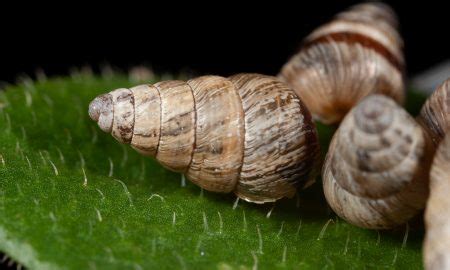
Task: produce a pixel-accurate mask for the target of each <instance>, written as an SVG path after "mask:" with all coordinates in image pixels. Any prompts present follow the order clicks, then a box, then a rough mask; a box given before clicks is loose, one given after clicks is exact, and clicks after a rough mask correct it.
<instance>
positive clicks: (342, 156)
mask: <svg viewBox="0 0 450 270" xmlns="http://www.w3.org/2000/svg"><path fill="white" fill-rule="evenodd" d="M428 141H429V139H428V138H427V137H426V133H425V132H424V131H423V130H422V128H421V126H420V125H419V124H418V123H417V122H416V121H415V120H414V119H413V118H412V117H411V116H410V115H409V114H408V113H407V112H406V111H405V110H404V109H403V108H401V107H400V106H398V105H397V104H396V103H395V102H394V101H393V100H392V99H390V98H387V97H385V96H382V95H372V96H369V97H367V98H365V99H364V100H363V101H361V102H360V103H359V104H358V105H357V106H356V107H355V108H354V109H352V110H351V111H350V112H349V114H348V115H347V116H346V117H345V118H344V120H343V122H342V123H341V126H340V127H339V129H338V130H337V131H336V133H335V135H334V137H333V139H332V142H331V146H330V149H329V152H328V154H327V157H326V160H325V165H324V167H323V172H322V177H323V187H324V192H325V197H326V199H327V201H328V204H329V205H330V206H331V208H332V209H333V210H334V212H336V214H338V215H339V216H340V217H342V218H343V219H345V220H347V221H348V222H350V223H352V224H354V225H357V226H360V227H365V228H372V229H388V228H393V227H396V226H397V225H400V224H403V223H405V222H407V221H408V220H409V219H410V218H412V217H413V216H415V215H416V214H418V213H419V212H420V210H421V209H423V208H424V206H425V202H426V198H427V195H428V171H429V167H430V163H431V158H430V156H431V155H430V147H429V142H428Z"/></svg>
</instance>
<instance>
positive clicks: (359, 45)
mask: <svg viewBox="0 0 450 270" xmlns="http://www.w3.org/2000/svg"><path fill="white" fill-rule="evenodd" d="M397 25H398V24H397V18H396V16H395V13H394V12H393V11H392V10H391V9H390V8H389V7H388V6H386V5H384V4H381V3H365V4H359V5H356V6H353V7H352V8H350V9H349V10H347V11H345V12H342V13H339V14H338V15H337V16H336V17H335V18H334V20H332V21H331V22H330V23H327V24H325V25H323V26H321V27H319V28H318V29H316V30H315V31H313V32H312V33H311V34H310V35H309V36H308V37H307V38H306V39H305V40H304V43H303V46H302V48H301V49H300V51H299V52H298V53H297V54H296V55H294V56H293V57H292V58H291V59H290V60H289V61H288V62H287V63H286V64H285V65H284V66H283V68H282V70H281V72H280V74H279V78H280V79H281V80H283V81H285V82H287V83H288V84H289V85H290V86H292V88H293V89H294V90H295V91H296V93H297V94H298V95H299V96H300V98H301V99H302V100H303V101H304V102H305V104H308V108H309V109H310V111H311V113H312V114H313V117H314V118H316V119H318V120H320V121H321V122H323V123H326V124H332V123H338V122H340V121H341V120H342V119H343V117H344V116H345V115H346V113H347V112H348V111H349V110H350V109H351V108H352V107H353V106H354V105H355V104H356V103H358V101H360V100H361V99H362V98H364V97H365V96H368V95H370V94H384V95H387V96H389V97H391V98H393V99H394V100H395V101H396V102H398V103H403V100H404V80H403V74H404V58H403V53H402V47H403V41H402V39H401V37H400V35H399V34H398V32H397V30H396V28H397Z"/></svg>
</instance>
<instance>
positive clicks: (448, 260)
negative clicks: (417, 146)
mask: <svg viewBox="0 0 450 270" xmlns="http://www.w3.org/2000/svg"><path fill="white" fill-rule="evenodd" d="M449 194H450V134H447V135H446V136H445V137H444V139H443V141H442V142H441V143H440V145H439V147H438V150H437V152H436V155H435V157H434V160H433V165H432V167H431V174H430V197H429V199H428V202H427V208H426V211H425V225H426V235H425V242H424V262H425V267H426V269H449V268H450V257H449V256H448V253H449V251H450V230H449V228H450V197H449Z"/></svg>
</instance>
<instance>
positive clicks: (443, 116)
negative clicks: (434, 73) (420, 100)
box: [418, 78, 450, 146]
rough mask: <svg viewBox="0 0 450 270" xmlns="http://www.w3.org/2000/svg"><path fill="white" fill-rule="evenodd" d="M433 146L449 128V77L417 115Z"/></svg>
mask: <svg viewBox="0 0 450 270" xmlns="http://www.w3.org/2000/svg"><path fill="white" fill-rule="evenodd" d="M418 121H419V123H421V124H422V126H423V127H424V128H425V130H426V131H427V132H428V133H429V135H430V137H431V139H432V140H433V143H434V145H435V146H437V145H438V144H439V142H440V141H441V140H442V139H443V138H444V136H445V134H446V133H447V132H448V131H449V130H450V78H448V79H447V80H446V81H445V82H444V83H442V84H441V85H440V86H439V87H438V88H437V89H436V90H435V91H434V93H433V94H432V95H431V96H430V97H429V98H428V99H427V101H426V102H425V104H424V105H423V107H422V110H421V111H420V115H419V117H418Z"/></svg>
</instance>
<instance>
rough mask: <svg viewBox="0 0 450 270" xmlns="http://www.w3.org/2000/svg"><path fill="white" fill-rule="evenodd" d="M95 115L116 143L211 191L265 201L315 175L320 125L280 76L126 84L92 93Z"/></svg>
mask: <svg viewBox="0 0 450 270" xmlns="http://www.w3.org/2000/svg"><path fill="white" fill-rule="evenodd" d="M89 114H90V116H91V118H92V119H93V120H95V121H97V122H98V124H99V126H100V128H101V129H102V130H104V131H106V132H111V134H112V135H113V136H114V137H115V138H116V139H117V140H118V141H120V142H123V143H127V144H131V146H132V147H133V148H135V149H136V150H138V151H139V152H141V153H143V154H145V155H148V156H153V157H155V158H156V159H157V160H158V161H159V162H160V163H161V164H162V165H163V166H164V167H166V168H168V169H170V170H173V171H177V172H181V173H184V174H185V175H186V177H187V178H188V179H190V180H191V181H192V182H194V183H195V184H197V185H199V186H201V187H202V188H204V189H206V190H209V191H214V192H234V193H236V195H237V196H239V197H240V198H242V199H244V200H247V201H251V202H256V203H264V202H271V201H275V200H278V199H280V198H283V197H291V196H293V195H294V194H295V192H296V189H297V188H298V187H304V186H306V185H308V183H309V182H310V181H311V180H314V173H313V171H314V170H313V168H314V163H315V161H316V159H317V158H318V152H319V144H318V139H317V132H316V129H315V126H314V123H313V122H312V120H311V116H310V113H309V111H308V110H307V109H306V107H305V105H304V104H303V103H302V101H301V100H300V99H299V98H298V96H297V95H296V94H295V92H294V91H293V90H292V89H290V88H289V87H288V86H287V85H286V84H284V83H282V82H280V81H279V80H277V79H276V78H275V77H270V76H263V75H258V74H238V75H235V76H232V77H230V78H223V77H219V76H203V77H199V78H195V79H192V80H189V81H187V82H184V81H164V82H160V83H157V84H155V85H140V86H136V87H133V88H131V89H125V88H122V89H118V90H115V91H112V92H110V93H108V94H104V95H101V96H99V97H97V98H96V99H94V101H92V102H91V105H90V107H89ZM111 115H112V116H111ZM107 120H109V121H110V122H108V121H107Z"/></svg>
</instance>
